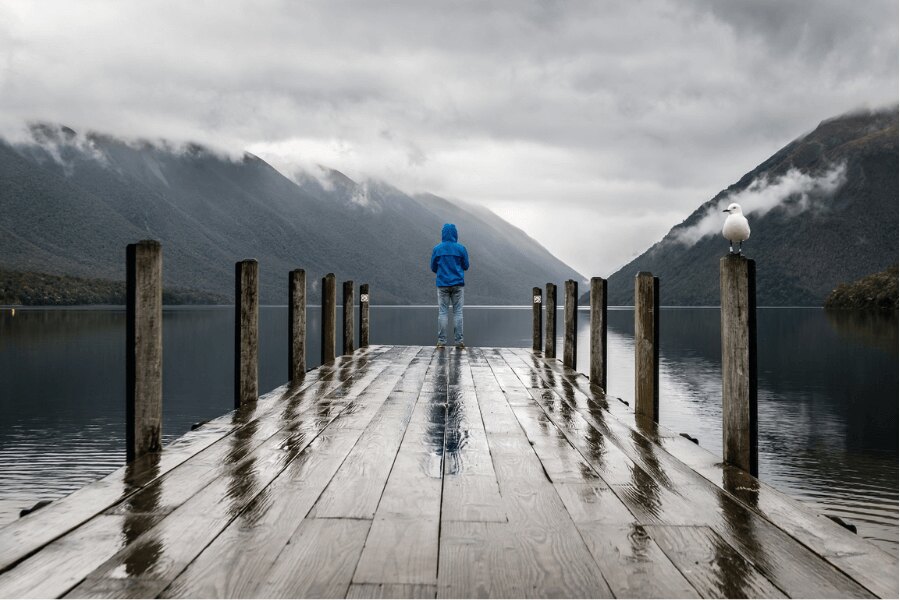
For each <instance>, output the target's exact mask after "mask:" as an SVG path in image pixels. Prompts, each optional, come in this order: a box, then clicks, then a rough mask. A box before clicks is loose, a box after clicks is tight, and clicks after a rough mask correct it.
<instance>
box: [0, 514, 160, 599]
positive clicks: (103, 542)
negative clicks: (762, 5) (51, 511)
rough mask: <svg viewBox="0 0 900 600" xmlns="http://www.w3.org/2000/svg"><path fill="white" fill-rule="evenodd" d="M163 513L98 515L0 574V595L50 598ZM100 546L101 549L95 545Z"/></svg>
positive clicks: (104, 559)
mask: <svg viewBox="0 0 900 600" xmlns="http://www.w3.org/2000/svg"><path fill="white" fill-rule="evenodd" d="M163 517H164V515H163V514H155V515H154V514H142V515H131V516H124V515H101V516H99V517H96V518H94V519H92V520H91V521H89V522H88V523H87V524H86V525H84V526H82V527H80V528H79V529H77V530H76V531H75V532H73V533H72V534H70V535H68V536H65V537H64V538H61V539H58V540H56V541H54V542H52V543H50V544H49V545H47V546H46V547H45V548H44V549H43V550H42V551H41V552H38V553H36V554H34V555H33V556H31V557H29V558H27V559H25V561H23V562H22V563H20V564H19V565H18V566H17V567H16V568H15V569H13V570H11V571H8V572H6V573H4V574H2V575H0V598H52V597H56V596H58V595H61V594H63V593H65V592H66V591H67V590H69V589H71V588H72V587H73V586H75V585H77V584H78V583H79V582H80V581H81V580H82V579H83V578H84V576H85V574H86V573H89V572H90V571H92V570H93V569H96V568H97V567H99V566H100V565H101V564H103V563H104V562H105V561H106V560H107V559H108V558H109V557H110V556H111V555H112V554H113V553H115V552H116V551H118V550H121V549H122V548H124V547H125V546H126V545H127V544H129V543H130V542H131V541H133V540H134V539H135V538H137V537H138V536H140V535H141V534H142V533H144V532H145V531H147V530H148V529H150V528H151V527H152V526H153V525H155V524H156V523H158V522H159V521H160V520H162V518H163ZM98 547H100V548H102V551H101V552H98V551H97V548H98Z"/></svg>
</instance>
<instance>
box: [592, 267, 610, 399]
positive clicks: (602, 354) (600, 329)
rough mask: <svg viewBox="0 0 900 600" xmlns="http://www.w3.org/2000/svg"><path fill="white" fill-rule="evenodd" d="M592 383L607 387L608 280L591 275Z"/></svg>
mask: <svg viewBox="0 0 900 600" xmlns="http://www.w3.org/2000/svg"><path fill="white" fill-rule="evenodd" d="M590 302H591V326H590V340H591V364H590V369H589V370H590V378H591V383H592V384H594V385H598V386H600V387H601V388H603V389H604V390H605V389H606V377H607V375H606V373H607V344H606V329H607V318H606V308H607V307H606V304H607V295H606V280H605V279H603V278H602V277H591V293H590Z"/></svg>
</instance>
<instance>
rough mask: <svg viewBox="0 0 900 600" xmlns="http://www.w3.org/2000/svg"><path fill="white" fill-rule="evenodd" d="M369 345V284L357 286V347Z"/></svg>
mask: <svg viewBox="0 0 900 600" xmlns="http://www.w3.org/2000/svg"><path fill="white" fill-rule="evenodd" d="M368 345H369V284H368V283H364V284H362V285H361V286H359V347H360V348H366V347H368Z"/></svg>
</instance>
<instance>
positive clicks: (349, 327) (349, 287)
mask: <svg viewBox="0 0 900 600" xmlns="http://www.w3.org/2000/svg"><path fill="white" fill-rule="evenodd" d="M343 308H344V348H343V352H342V353H341V354H353V282H352V281H345V282H344V300H343Z"/></svg>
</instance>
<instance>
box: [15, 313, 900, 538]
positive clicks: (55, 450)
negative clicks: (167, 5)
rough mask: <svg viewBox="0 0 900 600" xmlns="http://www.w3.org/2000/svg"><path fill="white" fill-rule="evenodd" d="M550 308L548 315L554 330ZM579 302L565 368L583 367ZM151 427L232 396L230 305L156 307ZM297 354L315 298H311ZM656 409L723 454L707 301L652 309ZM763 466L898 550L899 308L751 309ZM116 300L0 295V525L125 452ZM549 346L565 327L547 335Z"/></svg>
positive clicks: (280, 334)
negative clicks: (158, 380) (5, 301)
mask: <svg viewBox="0 0 900 600" xmlns="http://www.w3.org/2000/svg"><path fill="white" fill-rule="evenodd" d="M435 315H436V308H433V307H377V306H376V307H372V309H371V320H372V324H371V342H372V343H373V344H432V343H434V340H435V330H436V326H435ZM561 316H562V313H561V312H560V313H559V315H558V317H559V321H560V323H559V324H558V329H557V331H560V332H561V331H562V323H561V320H562V319H561ZM465 318H466V321H465V324H466V342H467V343H468V344H469V345H470V346H519V347H530V346H531V307H530V306H529V307H523V308H510V307H497V308H494V307H467V308H466V315H465ZM588 318H589V317H588V313H587V312H586V311H581V312H580V314H579V320H580V327H579V341H578V347H579V350H580V352H579V356H578V370H579V371H582V372H586V371H587V361H588V355H587V349H588V347H589V346H588V331H587V325H588ZM163 321H164V329H163V331H164V365H163V373H164V386H163V387H164V399H165V401H164V405H163V406H164V437H165V440H166V441H167V442H168V441H171V440H172V439H174V438H176V437H178V436H179V435H181V434H183V433H184V432H185V431H187V430H189V429H190V426H191V424H192V423H195V422H198V421H202V420H206V419H210V418H213V417H217V416H219V415H221V414H223V413H225V412H227V411H228V410H230V409H231V406H232V402H233V401H232V373H233V362H232V361H233V356H232V352H233V340H234V337H233V335H234V334H233V309H232V308H231V307H212V308H180V307H178V308H175V307H173V308H167V309H166V310H165V311H164V320H163ZM308 321H309V335H308V355H309V364H308V366H310V367H313V366H316V364H317V359H318V355H319V322H320V320H319V312H318V310H317V309H315V308H310V310H309V311H308ZM660 331H661V333H660V362H661V367H660V386H661V392H660V421H661V422H662V423H663V424H664V425H666V426H668V427H669V428H671V429H673V430H675V431H677V432H686V433H689V434H691V435H692V436H694V437H697V438H699V440H700V444H701V445H702V446H703V447H705V448H707V449H709V450H711V451H712V452H715V453H717V454H721V379H720V378H721V370H720V348H719V311H718V309H715V308H695V309H676V308H672V309H663V310H662V311H661V315H660ZM608 335H609V362H610V373H609V393H610V394H611V395H614V396H618V397H621V398H623V399H625V400H628V401H629V402H630V401H632V395H633V389H632V388H633V385H634V384H633V381H634V379H633V376H634V373H633V366H634V358H633V313H632V311H631V309H621V310H619V309H610V312H609V334H608ZM757 337H758V356H759V451H760V457H759V465H760V478H761V479H763V480H765V481H767V482H768V483H770V484H772V485H774V486H775V487H777V488H779V489H781V490H782V491H784V492H786V493H788V494H791V495H792V496H794V497H796V498H799V499H801V500H803V501H805V502H807V503H809V504H812V505H815V506H816V507H817V508H819V509H820V510H821V511H823V512H825V513H827V514H831V515H835V516H840V517H841V518H843V519H844V520H847V521H850V522H851V523H853V524H855V525H856V526H857V527H858V528H859V533H860V534H861V535H863V536H865V537H867V538H869V539H871V540H873V541H874V542H876V543H877V544H879V545H880V546H881V547H882V548H884V549H886V550H887V551H889V552H891V553H892V554H894V555H896V554H897V538H898V529H897V528H898V521H897V502H898V497H897V487H898V473H897V471H898V401H897V393H898V352H897V319H896V315H895V316H893V317H884V316H877V315H842V316H834V315H831V314H827V313H825V312H824V311H822V310H818V309H792V308H768V309H766V308H763V309H760V310H759V313H758V332H757ZM124 345H125V313H124V310H120V309H81V310H79V309H53V310H50V309H33V310H29V309H16V311H15V315H13V314H12V312H11V311H10V310H9V309H0V411H2V413H0V414H2V415H3V416H2V421H0V525H2V524H5V523H7V522H9V521H10V520H13V519H15V518H16V517H17V516H18V511H19V510H20V509H21V508H24V507H28V506H31V505H33V504H34V503H35V502H36V501H37V500H40V499H45V498H47V499H52V498H57V497H60V496H63V495H65V494H67V493H69V492H71V491H73V490H75V489H77V488H79V487H81V486H83V485H85V484H86V483H89V482H91V481H93V480H95V479H97V478H99V477H101V476H103V475H105V474H106V473H109V472H110V471H112V470H114V469H116V468H117V467H119V466H120V465H122V464H124V460H125V450H124V437H125V427H124V423H125V405H124V396H125V354H124ZM558 347H559V351H558V353H559V354H560V355H561V352H562V340H559V346H558ZM287 372H288V370H287V309H286V308H285V307H263V308H262V309H261V310H260V369H259V374H260V391H261V392H265V391H268V390H270V389H273V388H275V387H277V386H279V385H281V384H282V383H284V382H285V380H286V379H287Z"/></svg>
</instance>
